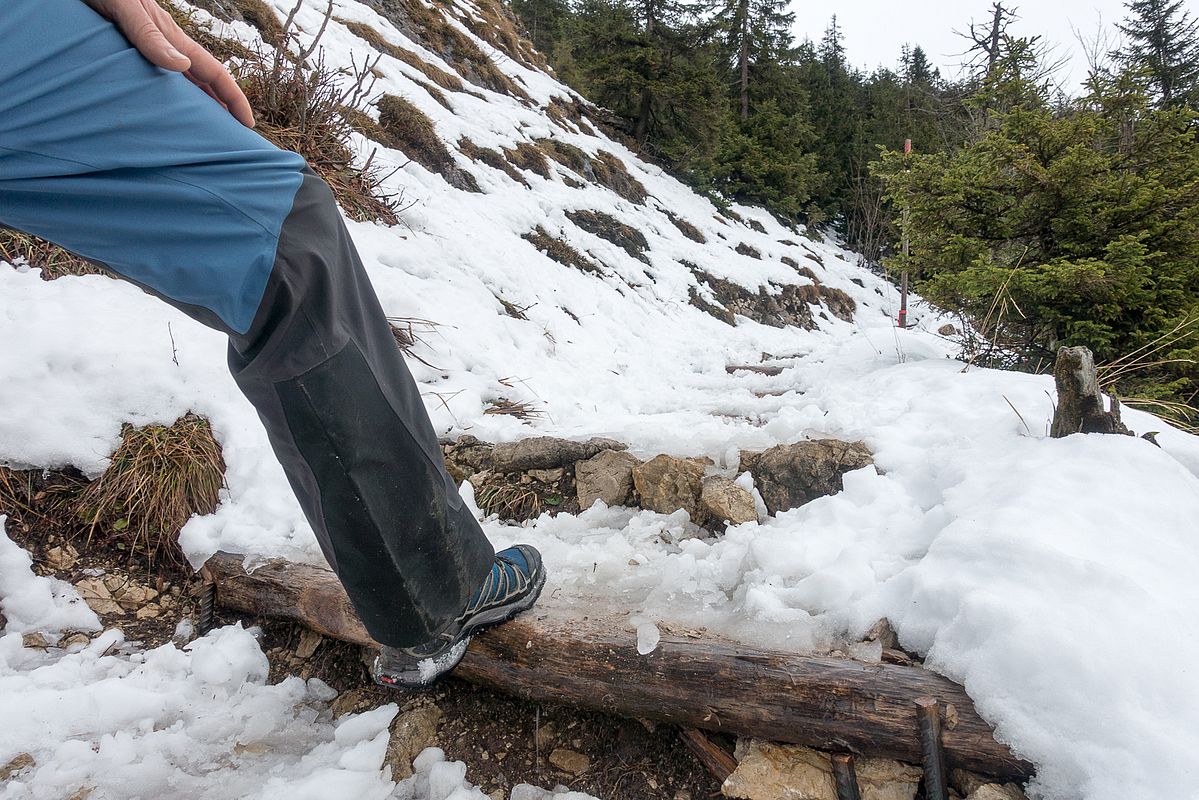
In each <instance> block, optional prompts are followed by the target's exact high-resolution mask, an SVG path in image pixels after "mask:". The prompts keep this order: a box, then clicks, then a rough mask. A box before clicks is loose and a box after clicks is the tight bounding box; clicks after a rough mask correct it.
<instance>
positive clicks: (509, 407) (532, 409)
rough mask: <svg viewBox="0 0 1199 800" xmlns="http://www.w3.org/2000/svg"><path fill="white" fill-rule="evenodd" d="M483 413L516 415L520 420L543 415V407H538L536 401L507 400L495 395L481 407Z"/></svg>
mask: <svg viewBox="0 0 1199 800" xmlns="http://www.w3.org/2000/svg"><path fill="white" fill-rule="evenodd" d="M483 413H484V414H499V415H503V416H509V417H516V418H517V419H520V420H528V419H534V418H536V417H544V416H545V411H544V409H541V408H538V404H537V402H535V401H533V400H509V399H508V398H506V397H497V398H496V399H495V400H492V401H491V402H490V403H488V404H487V407H486V408H484V409H483Z"/></svg>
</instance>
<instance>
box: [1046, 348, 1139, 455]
mask: <svg viewBox="0 0 1199 800" xmlns="http://www.w3.org/2000/svg"><path fill="white" fill-rule="evenodd" d="M1053 379H1054V381H1055V382H1056V383H1057V409H1056V410H1055V411H1054V413H1053V426H1052V427H1051V428H1050V431H1049V435H1050V436H1052V437H1053V438H1055V439H1060V438H1062V437H1063V436H1069V435H1070V434H1072V433H1121V434H1124V435H1127V436H1131V435H1133V434H1132V432H1131V431H1130V430H1128V428H1126V427H1125V426H1124V423H1123V422H1121V421H1120V401H1119V400H1117V399H1116V397H1115V396H1114V395H1113V396H1112V408H1111V411H1105V410H1104V408H1103V393H1102V392H1100V391H1099V376H1098V373H1097V372H1096V370H1095V357H1094V356H1093V355H1092V354H1091V351H1090V350H1088V349H1087V348H1085V347H1062V348H1060V349H1059V350H1058V351H1057V361H1056V362H1055V363H1054V365H1053Z"/></svg>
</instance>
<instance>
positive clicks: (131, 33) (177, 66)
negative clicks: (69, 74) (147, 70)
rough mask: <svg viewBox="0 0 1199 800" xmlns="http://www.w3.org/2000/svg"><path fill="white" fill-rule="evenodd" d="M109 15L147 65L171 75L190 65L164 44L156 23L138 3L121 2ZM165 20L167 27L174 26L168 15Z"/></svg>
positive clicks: (180, 54)
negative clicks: (167, 70)
mask: <svg viewBox="0 0 1199 800" xmlns="http://www.w3.org/2000/svg"><path fill="white" fill-rule="evenodd" d="M112 12H113V22H115V23H116V25H117V27H118V28H120V30H121V33H123V34H125V38H126V39H128V40H129V42H130V44H132V45H133V46H134V47H136V48H137V50H138V52H140V53H141V54H142V55H143V56H145V58H146V60H147V61H149V62H150V63H151V64H154V65H156V66H159V67H162V68H163V69H169V70H172V71H174V72H182V71H184V70H185V69H188V68H189V67H190V66H191V60H190V59H189V58H188V57H187V56H185V55H184V54H183V53H181V52H179V50H177V49H176V48H175V47H174V46H173V45H172V44H171V43H170V42H169V41H167V38H166V36H164V35H163V32H162V28H161V26H160V24H159V21H158V20H157V19H155V18H154V17H153V16H151V15H150V12H149V11H148V10H147V9H146V7H145V6H143V5H142V4H141V3H123V4H121V5H119V6H117V7H116V8H113V9H112ZM163 14H164V15H165V14H166V12H163ZM167 19H168V20H169V21H170V23H171V25H174V24H175V22H174V20H171V19H170V17H169V16H167ZM176 27H177V26H176Z"/></svg>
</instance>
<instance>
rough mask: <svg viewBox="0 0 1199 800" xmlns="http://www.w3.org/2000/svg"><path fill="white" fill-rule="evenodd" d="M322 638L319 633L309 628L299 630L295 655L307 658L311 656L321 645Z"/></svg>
mask: <svg viewBox="0 0 1199 800" xmlns="http://www.w3.org/2000/svg"><path fill="white" fill-rule="evenodd" d="M322 641H323V638H322V637H321V635H320V634H319V633H317V632H316V631H314V630H312V629H311V628H304V629H303V630H302V631H300V642H299V644H297V645H296V657H297V658H303V659H308V658H312V656H313V654H314V653H316V648H318V647H320V646H321V642H322Z"/></svg>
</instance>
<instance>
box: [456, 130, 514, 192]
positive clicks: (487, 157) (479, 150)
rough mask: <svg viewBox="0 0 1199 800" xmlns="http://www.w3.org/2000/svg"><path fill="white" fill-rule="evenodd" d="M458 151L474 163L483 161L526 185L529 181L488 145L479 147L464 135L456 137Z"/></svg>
mask: <svg viewBox="0 0 1199 800" xmlns="http://www.w3.org/2000/svg"><path fill="white" fill-rule="evenodd" d="M458 151H459V152H460V153H462V155H464V156H466V157H467V158H469V159H470V160H471V161H474V162H476V163H483V164H486V165H487V166H489V167H491V168H492V169H497V170H499V171H501V172H503V173H504V174H505V175H507V176H508V177H509V178H511V179H512V180H514V181H516V182H517V183H519V184H521V185H522V186H528V185H529V182H528V181H526V180H525V176H524V175H521V174H520V170H518V169H517V168H516V167H514V166H512V164H511V163H509V162H508V160H507V159H505V158H504V156H503V155H502V154H501V153H500V151H498V150H492V149H490V148H488V147H480V146H479V145H477V144H475V143H474V142H472V141H471V140H470V139H467V138H466V137H465V136H463V137H461V138H460V139H458Z"/></svg>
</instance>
